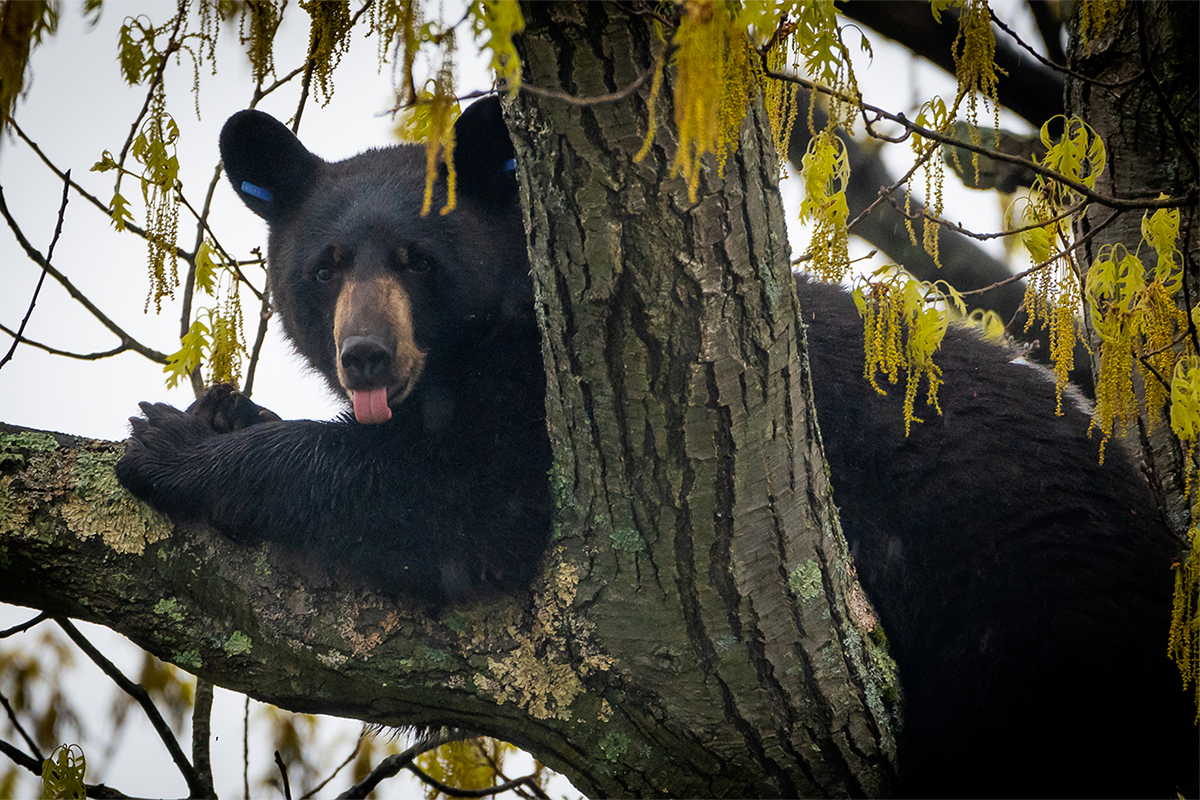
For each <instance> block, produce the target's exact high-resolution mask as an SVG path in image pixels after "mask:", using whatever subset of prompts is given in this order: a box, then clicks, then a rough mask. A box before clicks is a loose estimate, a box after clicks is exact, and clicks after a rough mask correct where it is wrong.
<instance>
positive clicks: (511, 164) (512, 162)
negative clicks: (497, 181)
mask: <svg viewBox="0 0 1200 800" xmlns="http://www.w3.org/2000/svg"><path fill="white" fill-rule="evenodd" d="M500 171H501V172H516V171H517V160H516V159H515V158H510V159H509V160H508V161H505V162H504V166H502V167H501V168H500Z"/></svg>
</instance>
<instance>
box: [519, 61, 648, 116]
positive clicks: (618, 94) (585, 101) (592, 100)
mask: <svg viewBox="0 0 1200 800" xmlns="http://www.w3.org/2000/svg"><path fill="white" fill-rule="evenodd" d="M657 66H658V61H657V60H655V61H654V63H652V64H651V65H650V66H649V67H647V68H646V69H644V70H642V73H641V74H640V75H638V76H637V77H636V78H634V79H633V82H632V83H630V84H629V85H628V86H626V87H625V88H624V89H619V90H617V91H615V92H611V93H609V94H598V95H595V96H593V97H576V96H575V95H572V94H567V93H566V92H560V91H559V90H557V89H543V88H541V87H540V86H531V85H529V84H527V83H522V84H521V91H522V92H529V93H530V94H533V95H537V96H538V97H548V98H550V99H551V100H561V101H562V102H564V103H568V104H570V105H573V106H576V107H577V108H585V107H587V106H598V105H600V104H602V103H615V102H617V101H618V100H624V99H625V98H626V97H629V95H631V94H633V93H634V92H636V91H637V90H638V89H640V88H642V84H644V83H645V82H646V80H647V79H648V78H650V77H651V76H652V75H654V70H655V68H656V67H657Z"/></svg>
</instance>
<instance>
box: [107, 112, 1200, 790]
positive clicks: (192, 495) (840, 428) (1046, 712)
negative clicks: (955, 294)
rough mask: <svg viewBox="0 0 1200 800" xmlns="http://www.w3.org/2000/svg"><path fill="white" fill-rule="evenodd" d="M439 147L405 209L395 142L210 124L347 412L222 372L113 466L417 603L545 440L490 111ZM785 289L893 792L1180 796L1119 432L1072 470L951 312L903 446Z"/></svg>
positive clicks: (1152, 596)
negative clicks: (355, 147) (335, 155)
mask: <svg viewBox="0 0 1200 800" xmlns="http://www.w3.org/2000/svg"><path fill="white" fill-rule="evenodd" d="M456 138H457V149H456V151H455V153H456V155H455V165H456V170H457V173H458V186H459V187H460V188H459V198H458V205H459V208H458V210H456V211H455V212H453V213H451V214H448V215H446V216H440V215H438V214H437V213H436V212H435V213H431V214H430V215H429V216H427V217H421V216H420V214H419V209H420V208H421V206H422V193H423V189H424V176H425V157H424V153H423V151H421V150H420V149H418V148H415V147H391V148H387V149H382V150H374V151H370V152H367V153H364V154H362V155H359V156H356V157H354V158H351V159H349V160H347V161H343V162H339V163H335V164H330V163H326V162H324V161H322V160H321V159H319V158H317V157H316V156H314V155H312V154H311V153H309V152H308V150H306V149H305V148H304V147H303V146H302V145H301V144H300V143H299V142H298V141H297V140H296V139H295V137H293V136H292V134H291V133H290V132H289V131H288V130H287V129H286V128H284V127H283V126H282V125H281V124H279V123H278V122H276V121H275V120H273V119H271V118H270V117H268V116H266V115H265V114H261V113H258V112H242V113H240V114H238V115H235V116H234V117H233V118H232V119H230V121H229V122H228V123H227V125H226V127H225V130H224V131H223V132H222V135H221V152H222V156H223V158H224V160H225V168H226V171H227V172H228V174H229V177H230V179H231V181H232V182H233V185H234V187H235V188H236V189H237V191H238V194H239V195H240V196H241V198H242V199H243V200H244V201H245V202H246V204H247V205H248V206H249V207H250V208H251V209H253V210H254V211H255V212H256V213H258V214H259V215H260V216H262V217H264V218H265V219H266V220H267V222H268V223H269V225H270V288H271V293H272V298H273V300H274V303H275V305H276V308H277V309H278V311H279V314H280V316H281V318H282V320H283V324H284V327H285V330H286V332H287V334H288V336H289V337H290V338H291V340H292V341H293V342H294V343H295V346H296V348H297V349H298V350H299V351H300V352H301V353H302V354H303V355H304V356H305V357H306V358H307V359H308V360H309V362H310V363H311V364H312V365H313V367H314V368H315V369H317V370H319V371H320V372H321V373H322V374H323V375H324V376H325V378H326V380H327V381H328V382H329V384H330V386H331V387H333V388H334V389H335V390H336V391H339V392H342V393H344V394H345V395H346V396H347V397H348V399H349V400H350V401H351V404H352V406H353V413H354V417H356V418H357V421H355V420H352V419H350V418H347V419H344V420H341V421H338V422H305V421H300V422H281V421H275V420H271V419H270V418H269V417H268V416H267V415H266V414H265V413H264V412H261V410H260V409H258V407H257V406H255V405H254V404H253V403H250V402H249V401H248V400H246V399H245V398H244V397H242V396H241V395H239V394H237V393H235V392H232V391H231V390H230V389H229V388H228V387H218V388H216V389H214V390H212V391H210V393H209V394H208V395H206V396H205V397H202V398H201V399H200V400H199V401H197V403H196V404H195V405H194V406H193V407H192V408H191V409H189V411H188V412H187V413H186V414H185V413H182V412H179V411H176V410H175V409H172V408H170V407H169V406H164V405H150V404H143V405H142V407H143V410H144V412H145V415H146V416H145V418H144V419H140V418H139V419H134V420H133V437H132V438H131V440H130V441H129V444H128V450H127V454H126V456H125V458H124V459H123V460H122V461H121V462H120V464H119V465H118V474H119V476H120V478H121V480H122V482H123V483H124V484H125V485H126V486H127V487H129V489H130V490H131V491H133V492H134V493H135V494H136V495H138V496H139V497H142V498H144V499H146V500H148V501H149V502H151V503H152V504H153V505H155V506H156V507H158V508H160V509H161V510H163V511H166V512H168V513H170V514H171V515H172V516H174V517H176V518H181V519H196V520H202V521H205V522H208V523H210V524H212V525H214V526H215V527H217V528H218V529H220V530H222V531H224V532H226V533H227V534H228V535H229V536H231V537H234V538H241V539H246V538H249V537H262V538H265V539H267V540H270V541H275V542H282V543H285V544H290V545H293V546H294V547H296V548H299V549H303V550H306V551H308V552H311V553H313V554H315V555H316V556H317V558H319V559H320V560H321V561H322V562H323V563H329V564H332V563H343V564H348V565H349V566H350V567H351V568H352V574H353V575H357V576H360V577H361V578H362V579H364V580H365V581H366V582H367V583H368V584H369V585H373V586H375V587H376V588H379V589H382V590H383V591H387V592H390V593H393V594H398V595H405V596H412V597H417V598H420V599H424V600H426V601H430V602H432V603H434V604H440V603H444V602H446V601H452V600H454V599H455V598H458V597H461V596H463V595H467V594H471V593H475V592H487V591H510V590H514V589H517V588H520V587H522V586H524V585H526V584H527V583H528V582H529V581H530V580H531V578H532V577H533V575H534V574H535V573H536V569H537V566H538V562H539V560H540V557H541V553H542V550H543V549H544V547H545V544H546V541H547V539H548V530H549V516H550V508H551V503H550V498H549V491H548V481H547V476H546V471H547V468H548V466H549V461H550V455H549V444H548V440H547V435H546V430H545V421H544V406H543V397H542V395H543V393H544V391H545V383H544V376H543V373H542V361H541V351H540V340H539V332H538V328H537V325H536V322H535V318H534V313H533V299H532V289H531V282H530V276H529V270H530V265H529V262H528V258H527V255H526V248H525V241H524V236H523V229H522V223H521V216H520V209H519V206H518V201H517V194H516V184H515V180H514V176H513V165H514V162H513V158H514V154H513V149H512V146H511V143H510V141H509V139H508V136H507V131H506V130H505V128H504V122H503V119H502V118H501V115H500V110H499V103H498V102H497V101H496V100H494V99H490V100H485V101H480V102H478V103H476V104H474V105H472V106H471V107H469V108H468V109H467V110H466V111H465V112H464V113H463V115H462V117H461V118H460V119H459V121H458V123H457V125H456ZM435 207H436V204H435ZM797 291H798V293H799V299H800V306H801V309H802V314H803V319H804V321H805V322H806V323H807V325H808V339H809V359H810V364H811V369H812V375H813V381H814V386H815V395H816V403H817V410H818V417H819V422H820V425H821V430H822V434H823V438H824V444H825V450H826V455H827V457H828V461H829V466H830V471H831V480H832V483H833V487H834V499H835V500H836V502H837V503H838V505H839V507H840V509H841V519H842V524H843V528H844V530H845V533H846V537H847V539H848V541H849V544H850V547H851V549H852V552H853V554H854V557H855V560H856V564H857V569H858V574H859V577H860V579H861V580H862V582H863V585H864V587H865V589H866V590H867V593H868V595H869V596H870V597H871V599H872V601H873V602H874V604H875V606H876V608H877V610H878V612H879V615H880V617H881V619H882V622H883V627H884V630H885V631H886V633H887V636H888V639H889V643H890V648H891V652H892V654H893V655H894V657H895V659H896V662H897V664H898V668H899V674H900V679H901V684H902V687H903V691H904V696H905V712H904V716H905V720H904V729H903V731H902V733H901V737H900V746H901V779H902V786H903V788H904V790H905V791H906V792H908V793H910V794H915V795H931V794H940V795H993V796H1005V795H1009V796H1015V795H1024V796H1030V795H1041V796H1056V795H1088V796H1101V795H1104V796H1134V795H1149V794H1156V795H1161V796H1167V795H1170V794H1171V793H1172V792H1173V791H1174V790H1175V788H1176V787H1177V786H1182V787H1183V788H1184V789H1185V790H1189V789H1190V790H1193V791H1194V787H1195V780H1196V778H1195V775H1194V773H1193V774H1192V775H1191V776H1190V777H1189V776H1188V774H1186V772H1185V773H1184V774H1183V775H1182V777H1181V775H1180V772H1179V768H1180V765H1181V764H1182V765H1184V769H1185V770H1186V769H1188V767H1187V765H1188V764H1189V763H1190V764H1194V763H1195V758H1196V752H1197V736H1196V730H1195V728H1193V727H1192V725H1191V717H1190V709H1189V706H1188V703H1187V698H1186V696H1185V695H1184V693H1183V692H1182V690H1181V685H1180V679H1179V675H1178V672H1177V670H1176V669H1175V667H1174V665H1173V664H1172V663H1171V662H1170V660H1169V659H1168V658H1167V656H1166V640H1167V622H1168V619H1169V615H1170V606H1171V589H1172V573H1171V565H1172V560H1173V559H1174V558H1175V557H1176V556H1177V555H1178V553H1179V551H1180V543H1179V542H1178V541H1177V540H1176V539H1174V538H1173V537H1172V536H1171V535H1170V534H1169V533H1168V531H1167V529H1166V527H1165V526H1164V525H1163V523H1162V521H1161V519H1160V517H1159V513H1158V510H1157V508H1156V505H1155V503H1154V500H1153V498H1152V497H1151V495H1150V492H1149V490H1148V488H1147V484H1146V481H1145V480H1144V479H1143V478H1142V476H1141V475H1140V474H1139V473H1138V471H1137V469H1136V468H1135V466H1134V465H1133V464H1132V462H1131V461H1130V460H1129V459H1128V458H1127V457H1126V455H1125V453H1124V451H1123V450H1122V449H1121V448H1120V447H1119V446H1117V445H1110V447H1109V454H1108V459H1107V461H1106V463H1105V464H1104V465H1103V466H1102V465H1100V464H1099V463H1098V458H1097V455H1098V454H1097V448H1096V445H1095V443H1094V442H1089V440H1088V439H1087V438H1086V436H1085V435H1084V433H1085V431H1086V429H1087V426H1088V417H1087V414H1086V413H1085V411H1084V410H1082V409H1081V408H1079V407H1077V406H1076V405H1073V404H1070V403H1068V404H1065V414H1064V415H1063V416H1061V417H1056V416H1054V413H1053V409H1054V401H1053V386H1052V384H1051V383H1050V382H1049V381H1048V380H1047V379H1046V378H1045V376H1044V375H1043V373H1042V372H1041V371H1040V370H1039V369H1038V368H1036V367H1032V366H1028V365H1025V364H1023V363H1021V362H1020V360H1019V359H1015V358H1014V353H1013V352H1012V351H1010V350H1008V349H1006V348H1003V347H1000V346H996V345H992V344H988V343H985V342H983V341H981V340H980V339H979V338H978V337H977V336H975V335H974V334H973V333H972V332H971V331H969V330H967V329H959V328H955V329H952V330H951V332H950V333H949V334H948V335H947V339H946V342H945V344H944V345H943V347H942V350H941V351H940V353H939V354H938V360H939V363H940V364H941V366H942V368H943V370H944V373H945V379H946V380H945V385H944V386H943V388H942V393H941V407H942V409H943V412H944V413H943V414H942V415H940V416H938V415H936V414H935V413H933V412H932V411H930V412H928V413H926V414H925V415H924V417H925V421H924V422H923V423H920V424H917V425H915V426H914V428H913V431H912V434H911V435H910V436H908V437H906V436H905V433H904V428H903V421H902V418H901V411H900V407H899V402H898V400H897V398H895V397H880V396H879V395H878V394H877V393H876V392H875V391H874V390H873V389H872V388H871V386H870V385H869V384H868V383H867V382H866V380H864V379H863V377H862V359H863V354H862V344H861V343H862V327H861V322H860V320H859V317H858V314H857V312H856V311H855V309H854V307H853V304H852V302H851V300H850V298H849V296H848V295H846V294H845V293H844V292H842V291H840V290H838V289H835V288H832V287H827V286H821V285H816V284H812V283H809V282H807V281H804V280H800V281H798V282H797ZM285 489H286V490H285Z"/></svg>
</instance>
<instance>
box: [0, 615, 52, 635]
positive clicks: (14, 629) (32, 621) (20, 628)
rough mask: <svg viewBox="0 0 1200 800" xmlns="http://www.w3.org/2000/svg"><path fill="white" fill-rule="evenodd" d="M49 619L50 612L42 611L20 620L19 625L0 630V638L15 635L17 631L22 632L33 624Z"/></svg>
mask: <svg viewBox="0 0 1200 800" xmlns="http://www.w3.org/2000/svg"><path fill="white" fill-rule="evenodd" d="M48 619H50V614H49V613H48V612H45V611H43V612H42V613H40V614H38V615H37V616H36V617H33V618H32V619H30V620H28V621H26V622H22V623H21V624H20V625H14V626H12V627H11V628H6V629H4V630H2V631H0V639H7V638H8V637H10V636H16V635H17V634H18V633H24V632H25V631H27V630H29V629H30V628H32V627H33V626H35V625H40V624H42V623H43V622H45V621H46V620H48Z"/></svg>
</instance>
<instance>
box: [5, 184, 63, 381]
mask: <svg viewBox="0 0 1200 800" xmlns="http://www.w3.org/2000/svg"><path fill="white" fill-rule="evenodd" d="M70 188H71V170H67V174H66V177H65V179H64V180H63V194H62V202H61V203H60V204H59V206H58V221H57V222H56V223H55V224H54V236H53V237H52V238H51V239H50V247H49V249H48V250H47V251H46V263H47V264H49V263H50V261H51V259H53V258H54V246H55V245H56V244H58V237H59V236H61V235H62V226H63V217H64V216H65V215H66V213H67V197H68V192H69V191H70ZM45 282H46V270H45V269H44V268H43V269H42V274H41V275H39V276H38V282H37V286H35V287H34V289H33V296H32V297H30V298H29V310H28V311H26V312H25V316H24V317H23V318H22V319H21V325H20V326H19V327H18V328H17V332H16V333H15V334H14V335H13V343H12V346H11V347H9V348H8V352H7V353H5V354H4V357H3V358H0V369H3V368H4V365H5V364H7V363H8V362H9V361H11V360H12V357H13V353H15V352H17V345H18V344H20V343H21V336H22V335H23V334H24V333H25V326H26V325H28V324H29V318H30V317H32V316H33V307H34V306H35V305H37V299H38V295H39V294H41V292H42V284H43V283H45Z"/></svg>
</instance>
